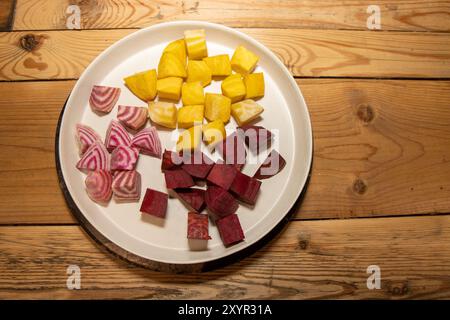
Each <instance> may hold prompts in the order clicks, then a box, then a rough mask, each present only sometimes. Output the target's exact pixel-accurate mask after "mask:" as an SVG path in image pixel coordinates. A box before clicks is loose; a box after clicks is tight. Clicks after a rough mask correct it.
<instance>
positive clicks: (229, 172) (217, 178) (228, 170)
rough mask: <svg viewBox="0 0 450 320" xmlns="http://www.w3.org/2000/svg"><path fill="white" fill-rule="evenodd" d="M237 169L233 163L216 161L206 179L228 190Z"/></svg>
mask: <svg viewBox="0 0 450 320" xmlns="http://www.w3.org/2000/svg"><path fill="white" fill-rule="evenodd" d="M237 171H238V170H237V169H236V168H235V166H233V165H230V164H223V163H216V164H215V165H214V167H213V168H212V169H211V171H210V172H209V174H208V178H207V181H209V182H211V183H213V184H215V185H217V186H219V187H222V188H223V189H225V190H228V189H230V186H231V184H232V183H233V180H234V177H235V176H236V172H237Z"/></svg>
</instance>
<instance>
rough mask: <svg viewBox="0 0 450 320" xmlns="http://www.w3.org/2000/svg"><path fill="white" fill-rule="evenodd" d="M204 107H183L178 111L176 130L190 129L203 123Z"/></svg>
mask: <svg viewBox="0 0 450 320" xmlns="http://www.w3.org/2000/svg"><path fill="white" fill-rule="evenodd" d="M203 114H204V106H203V105H201V104H199V105H193V106H184V107H181V108H180V109H179V110H178V128H190V127H192V126H194V125H198V124H202V123H203Z"/></svg>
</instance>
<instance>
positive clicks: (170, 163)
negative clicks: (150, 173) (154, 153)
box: [161, 150, 183, 172]
mask: <svg viewBox="0 0 450 320" xmlns="http://www.w3.org/2000/svg"><path fill="white" fill-rule="evenodd" d="M182 163H183V159H182V157H181V156H180V155H179V154H178V153H176V152H173V151H170V150H164V153H163V156H162V161H161V171H162V172H164V171H166V170H172V169H177V168H179V166H180V165H181V164H182Z"/></svg>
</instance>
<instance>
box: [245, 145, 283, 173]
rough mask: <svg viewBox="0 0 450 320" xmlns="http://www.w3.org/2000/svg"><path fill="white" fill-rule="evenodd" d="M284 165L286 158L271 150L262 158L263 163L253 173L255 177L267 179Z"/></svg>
mask: <svg viewBox="0 0 450 320" xmlns="http://www.w3.org/2000/svg"><path fill="white" fill-rule="evenodd" d="M285 165H286V160H284V158H283V157H282V156H281V155H280V154H279V153H278V152H277V151H276V150H272V151H271V152H270V154H269V155H268V156H267V158H266V160H264V162H263V164H261V166H260V167H259V168H258V170H257V171H256V173H255V174H254V175H253V178H255V179H267V178H270V177H273V176H274V175H276V174H277V173H279V172H280V171H281V170H283V168H284V166H285Z"/></svg>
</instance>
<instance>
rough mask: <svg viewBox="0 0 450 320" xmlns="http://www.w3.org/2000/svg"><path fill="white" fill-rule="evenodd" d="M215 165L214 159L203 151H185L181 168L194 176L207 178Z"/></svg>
mask: <svg viewBox="0 0 450 320" xmlns="http://www.w3.org/2000/svg"><path fill="white" fill-rule="evenodd" d="M213 166H214V161H212V160H211V159H210V158H209V157H208V156H207V155H206V154H204V153H203V152H201V151H195V152H194V153H183V165H182V166H181V168H182V169H183V170H184V171H186V172H187V173H189V174H190V175H191V176H192V177H194V178H200V179H205V178H206V176H207V175H208V173H209V172H210V171H211V169H212V167H213Z"/></svg>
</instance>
